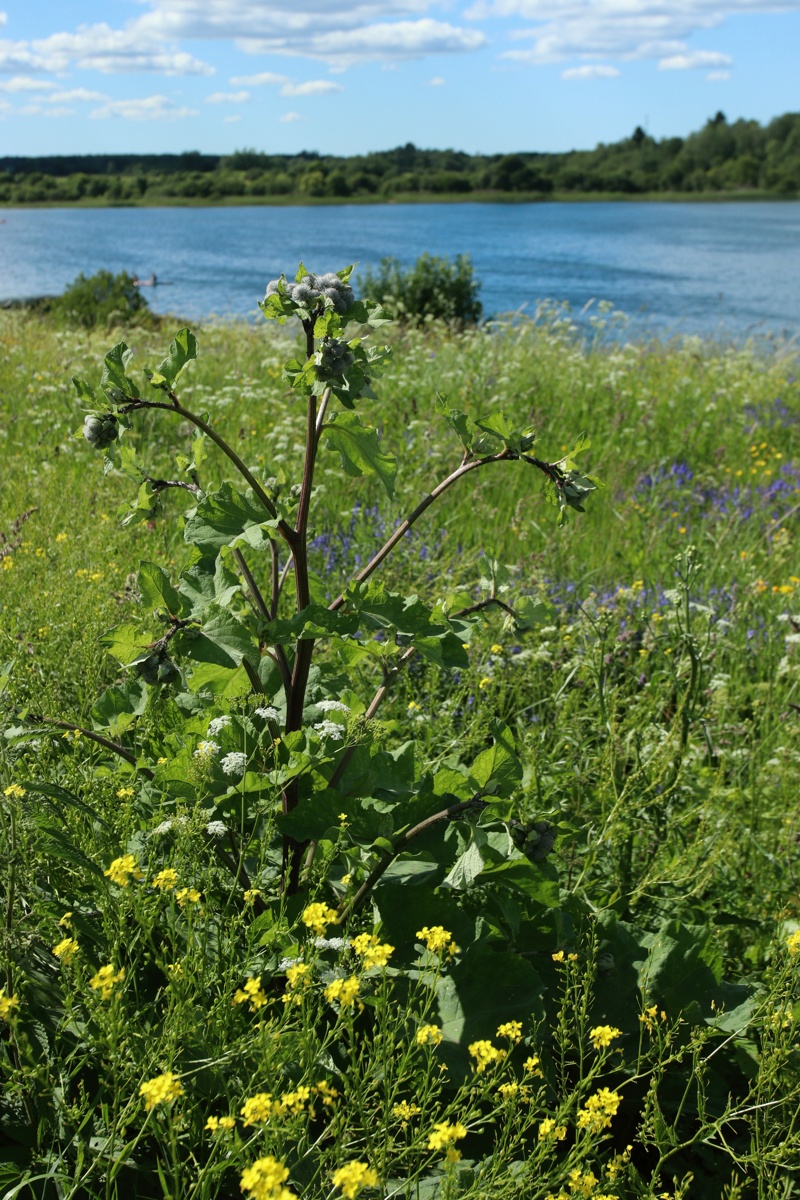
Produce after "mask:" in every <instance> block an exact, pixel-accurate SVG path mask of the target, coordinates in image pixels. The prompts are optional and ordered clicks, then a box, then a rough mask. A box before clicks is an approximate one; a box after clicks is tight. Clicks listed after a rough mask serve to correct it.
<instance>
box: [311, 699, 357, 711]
mask: <svg viewBox="0 0 800 1200" xmlns="http://www.w3.org/2000/svg"><path fill="white" fill-rule="evenodd" d="M317 708H319V709H321V710H322V712H324V713H329V712H342V713H349V712H350V709H349V708H348V707H347V705H346V704H342V702H341V700H318V701H317Z"/></svg>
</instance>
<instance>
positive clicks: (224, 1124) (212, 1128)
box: [203, 1117, 236, 1133]
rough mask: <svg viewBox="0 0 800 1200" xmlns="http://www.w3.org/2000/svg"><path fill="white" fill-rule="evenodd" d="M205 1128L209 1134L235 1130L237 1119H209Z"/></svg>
mask: <svg viewBox="0 0 800 1200" xmlns="http://www.w3.org/2000/svg"><path fill="white" fill-rule="evenodd" d="M203 1128H204V1129H207V1130H208V1131H209V1133H217V1132H218V1131H219V1130H220V1129H235V1128H236V1117H209V1118H208V1120H207V1121H206V1123H205V1125H204V1127H203Z"/></svg>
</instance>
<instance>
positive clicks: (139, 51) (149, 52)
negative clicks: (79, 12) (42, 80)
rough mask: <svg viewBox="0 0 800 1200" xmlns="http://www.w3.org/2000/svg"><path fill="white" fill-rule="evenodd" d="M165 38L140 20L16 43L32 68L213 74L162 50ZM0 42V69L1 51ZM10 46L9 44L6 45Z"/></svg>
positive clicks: (172, 51)
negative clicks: (115, 26)
mask: <svg viewBox="0 0 800 1200" xmlns="http://www.w3.org/2000/svg"><path fill="white" fill-rule="evenodd" d="M164 43H165V39H164V38H163V37H158V36H156V35H155V34H153V33H151V32H149V31H148V30H147V29H146V28H145V27H144V25H143V23H142V21H141V20H139V21H134V22H132V23H131V24H130V25H128V26H126V27H125V28H124V29H112V28H111V26H110V25H107V24H105V23H104V22H103V23H101V24H99V25H82V26H81V27H80V28H79V29H78V31H77V33H53V34H51V35H50V36H49V37H46V38H37V39H34V40H33V41H32V42H30V43H27V42H20V43H17V53H18V54H21V53H24V54H26V55H28V56H29V57H30V58H31V60H32V61H31V64H30V65H31V66H34V69H39V70H48V71H66V70H67V69H68V68H69V67H70V66H77V67H81V68H83V69H85V70H94V71H102V72H103V73H105V74H112V73H118V72H123V71H155V72H158V73H159V74H161V75H213V73H214V68H213V67H212V66H210V65H209V64H208V63H205V62H202V61H201V60H200V59H199V58H195V57H194V55H192V54H189V53H188V52H187V51H185V50H180V49H178V48H177V46H174V45H173V46H171V47H169V48H167V49H165V45H164ZM3 45H4V43H0V69H3V68H2V50H3ZM5 45H9V43H5Z"/></svg>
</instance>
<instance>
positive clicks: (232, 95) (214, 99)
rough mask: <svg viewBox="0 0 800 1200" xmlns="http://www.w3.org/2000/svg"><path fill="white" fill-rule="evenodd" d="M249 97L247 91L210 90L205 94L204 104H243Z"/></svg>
mask: <svg viewBox="0 0 800 1200" xmlns="http://www.w3.org/2000/svg"><path fill="white" fill-rule="evenodd" d="M249 99H250V93H249V92H212V93H211V95H210V96H206V104H244V102H245V100H249Z"/></svg>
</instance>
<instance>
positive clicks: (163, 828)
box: [150, 820, 172, 837]
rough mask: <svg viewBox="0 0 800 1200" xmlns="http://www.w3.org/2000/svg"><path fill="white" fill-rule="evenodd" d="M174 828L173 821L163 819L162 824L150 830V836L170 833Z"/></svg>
mask: <svg viewBox="0 0 800 1200" xmlns="http://www.w3.org/2000/svg"><path fill="white" fill-rule="evenodd" d="M170 829H172V821H170V820H167V821H162V822H161V824H160V825H156V827H155V829H152V830H151V831H150V837H158V835H159V834H160V833H169V831H170Z"/></svg>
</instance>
